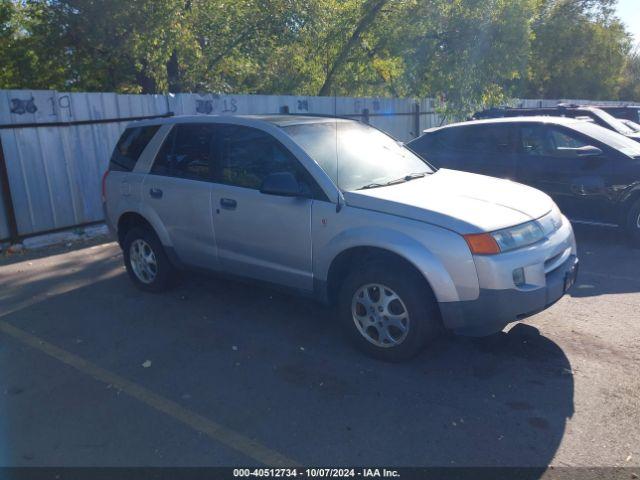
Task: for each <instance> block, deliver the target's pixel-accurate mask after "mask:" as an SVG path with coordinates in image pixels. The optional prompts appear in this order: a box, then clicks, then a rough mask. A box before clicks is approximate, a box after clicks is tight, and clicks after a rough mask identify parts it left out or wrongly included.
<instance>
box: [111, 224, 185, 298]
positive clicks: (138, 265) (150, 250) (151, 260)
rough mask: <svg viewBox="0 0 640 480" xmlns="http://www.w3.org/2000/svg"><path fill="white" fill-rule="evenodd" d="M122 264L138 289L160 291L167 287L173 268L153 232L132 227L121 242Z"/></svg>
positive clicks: (172, 275)
mask: <svg viewBox="0 0 640 480" xmlns="http://www.w3.org/2000/svg"><path fill="white" fill-rule="evenodd" d="M122 251H123V256H124V264H125V267H126V269H127V273H128V274H129V278H131V281H132V282H133V283H134V284H135V286H136V287H138V288H139V289H140V290H143V291H145V292H162V291H164V290H166V289H167V288H169V286H170V285H171V281H172V279H173V278H174V276H175V268H174V267H173V265H172V264H171V262H170V261H169V258H168V257H167V254H166V253H165V251H164V248H163V247H162V243H160V240H159V239H158V236H157V235H156V234H155V232H153V231H151V230H149V229H147V228H143V227H134V228H132V229H131V230H130V231H129V232H127V234H126V235H125V238H124V242H122Z"/></svg>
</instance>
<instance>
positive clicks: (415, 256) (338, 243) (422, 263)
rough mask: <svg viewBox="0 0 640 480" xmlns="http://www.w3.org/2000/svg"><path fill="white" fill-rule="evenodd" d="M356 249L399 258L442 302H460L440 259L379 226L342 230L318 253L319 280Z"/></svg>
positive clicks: (394, 231) (417, 244)
mask: <svg viewBox="0 0 640 480" xmlns="http://www.w3.org/2000/svg"><path fill="white" fill-rule="evenodd" d="M448 233H450V232H448ZM357 247H374V248H379V249H383V250H387V251H389V252H392V253H395V254H396V255H399V256H400V257H402V258H404V259H405V260H406V261H407V262H409V263H411V264H412V265H413V266H414V267H415V268H416V269H417V270H418V271H419V272H421V273H422V275H423V276H424V277H425V279H426V280H427V281H428V282H429V284H430V285H431V288H432V289H433V293H434V294H435V296H436V299H437V300H438V301H439V302H453V301H458V300H460V295H459V292H458V289H457V288H456V285H455V283H454V281H453V279H452V277H451V274H450V272H449V271H448V270H447V268H445V266H444V265H443V263H442V262H441V261H440V259H439V258H438V256H436V255H435V254H434V253H433V252H431V251H430V250H429V249H428V248H427V247H425V245H424V244H422V243H420V242H418V241H417V240H416V239H414V238H412V237H411V236H410V235H407V234H405V233H402V232H400V231H397V230H393V229H390V228H380V227H379V226H378V227H366V226H361V227H355V228H351V229H348V230H345V231H342V232H341V233H339V234H338V235H336V236H335V237H333V238H332V239H330V240H329V241H328V242H327V243H326V244H325V245H324V246H323V247H322V248H320V249H318V250H316V251H315V255H314V271H315V272H316V273H317V278H319V279H320V280H321V281H326V280H327V278H328V273H329V269H330V267H331V264H332V262H333V261H334V260H335V259H336V258H337V257H338V255H340V254H341V253H342V252H345V251H347V250H349V249H351V248H357ZM474 273H475V272H474Z"/></svg>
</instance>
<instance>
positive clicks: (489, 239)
mask: <svg viewBox="0 0 640 480" xmlns="http://www.w3.org/2000/svg"><path fill="white" fill-rule="evenodd" d="M464 239H465V240H466V241H467V245H469V249H470V250H471V253H473V254H474V255H494V254H496V253H500V247H499V246H498V244H497V243H496V241H495V239H494V238H493V236H492V235H491V234H489V233H474V234H469V235H464Z"/></svg>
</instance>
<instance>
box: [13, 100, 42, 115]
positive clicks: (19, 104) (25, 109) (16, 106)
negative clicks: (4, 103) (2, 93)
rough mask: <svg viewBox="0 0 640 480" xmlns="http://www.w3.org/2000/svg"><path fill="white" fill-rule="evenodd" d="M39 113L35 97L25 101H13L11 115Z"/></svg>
mask: <svg viewBox="0 0 640 480" xmlns="http://www.w3.org/2000/svg"><path fill="white" fill-rule="evenodd" d="M37 111H38V107H36V104H35V102H34V100H33V97H31V98H30V99H28V100H23V99H21V98H12V99H11V113H15V114H17V115H24V114H25V113H36V112H37Z"/></svg>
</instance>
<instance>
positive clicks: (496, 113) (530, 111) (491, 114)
mask: <svg viewBox="0 0 640 480" xmlns="http://www.w3.org/2000/svg"><path fill="white" fill-rule="evenodd" d="M530 115H535V116H538V115H545V116H546V115H549V116H553V117H567V118H581V117H582V118H588V119H591V120H592V121H593V122H594V123H595V124H597V125H600V126H601V127H604V128H608V129H609V130H613V131H614V132H617V133H619V134H621V135H624V136H625V137H629V138H631V139H633V140H635V141H636V142H640V133H638V132H635V131H634V130H633V129H632V128H629V127H628V126H627V125H625V123H624V122H622V121H620V120H619V119H618V118H616V117H614V116H613V115H611V114H610V113H607V112H606V111H605V110H604V109H602V108H600V107H598V108H596V107H593V106H588V105H583V106H578V105H563V104H560V105H557V106H555V107H539V108H511V107H499V108H490V109H488V110H483V111H481V112H476V113H475V114H474V115H473V118H474V119H477V120H480V119H486V118H502V117H524V116H530ZM636 118H637V117H636ZM631 120H633V119H631Z"/></svg>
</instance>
